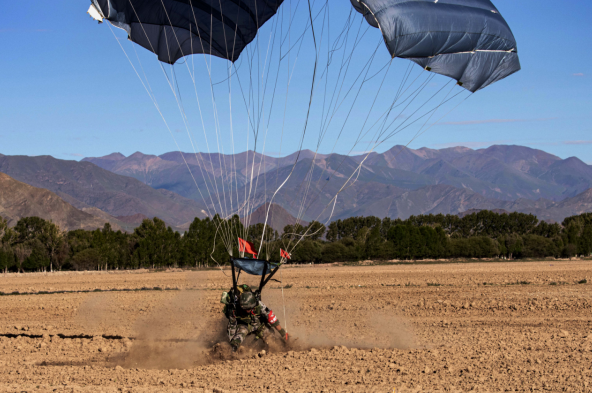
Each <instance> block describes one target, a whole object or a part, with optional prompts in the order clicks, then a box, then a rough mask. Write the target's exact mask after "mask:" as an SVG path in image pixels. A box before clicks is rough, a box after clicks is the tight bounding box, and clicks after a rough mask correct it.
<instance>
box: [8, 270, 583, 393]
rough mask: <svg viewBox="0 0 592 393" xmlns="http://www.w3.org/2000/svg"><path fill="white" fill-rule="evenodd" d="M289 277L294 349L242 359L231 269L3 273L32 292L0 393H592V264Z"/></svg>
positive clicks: (271, 289)
mask: <svg viewBox="0 0 592 393" xmlns="http://www.w3.org/2000/svg"><path fill="white" fill-rule="evenodd" d="M226 274H228V272H226ZM276 278H277V279H278V280H281V281H282V282H283V284H284V285H285V286H286V288H285V289H284V290H283V293H282V290H281V289H280V284H279V283H278V282H274V281H272V282H271V283H270V284H269V286H268V288H267V289H266V291H265V292H264V294H263V301H264V303H266V304H267V306H269V307H270V308H272V309H273V310H274V312H275V314H276V315H277V316H278V317H279V319H280V321H281V323H282V325H286V326H287V329H288V331H290V333H291V343H290V344H289V346H288V347H285V346H284V345H283V344H281V343H280V342H279V341H277V340H270V341H269V345H267V344H265V343H264V342H262V341H261V340H260V341H254V340H253V339H252V338H250V339H249V340H247V342H246V343H245V345H244V346H243V348H242V351H241V352H240V353H238V354H237V355H234V356H233V355H232V354H230V352H229V347H228V345H227V344H226V343H225V321H224V319H223V318H224V317H223V315H222V314H221V312H220V311H221V309H222V305H221V304H220V303H219V299H220V295H221V292H222V291H224V290H227V289H228V287H229V286H230V283H231V278H230V276H228V275H225V274H224V273H223V272H221V271H219V270H217V271H200V272H192V271H171V272H147V271H139V272H109V273H106V272H95V273H53V274H21V275H17V274H9V275H6V276H0V291H2V292H3V293H4V294H9V293H12V292H18V294H10V295H5V296H1V297H0V391H7V392H23V391H25V392H32V391H41V392H54V391H58V392H62V391H66V392H119V391H124V392H161V391H166V392H393V391H396V392H407V391H446V392H449V391H471V390H474V391H503V390H511V391H542V390H546V391H553V392H557V391H574V392H584V391H592V386H591V385H592V285H591V284H590V282H591V280H592V262H587V261H571V262H570V261H554V262H529V263H520V262H515V263H472V264H434V265H382V266H350V267H348V266H314V267H312V266H302V267H288V268H284V269H282V271H281V276H280V274H278V277H276ZM584 280H586V281H584ZM241 281H242V277H241ZM247 282H248V283H251V284H255V286H256V284H257V282H256V280H255V279H254V278H251V281H250V282H249V281H247ZM284 306H285V309H284ZM217 343H221V344H218V345H216V344H217ZM264 351H265V352H264Z"/></svg>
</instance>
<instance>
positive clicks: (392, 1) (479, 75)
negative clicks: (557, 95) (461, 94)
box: [351, 0, 520, 92]
mask: <svg viewBox="0 0 592 393" xmlns="http://www.w3.org/2000/svg"><path fill="white" fill-rule="evenodd" d="M351 3H352V5H353V6H354V8H355V9H356V10H357V11H358V12H360V13H361V14H362V15H364V17H365V18H366V21H368V23H369V24H370V25H372V26H374V27H376V28H379V29H380V30H381V32H382V35H383V37H384V40H385V43H386V46H387V48H388V50H389V52H390V53H391V56H392V57H400V58H405V59H409V60H411V61H414V62H415V63H417V64H419V65H420V66H422V67H423V68H425V69H426V70H428V71H432V72H436V73H438V74H442V75H446V76H449V77H450V78H453V79H455V80H457V81H458V82H459V85H461V86H462V87H464V88H466V89H467V90H470V91H471V92H475V91H477V90H480V89H483V88H484V87H486V86H488V85H490V84H492V83H494V82H497V81H499V80H501V79H503V78H505V77H507V76H509V75H511V74H513V73H515V72H517V71H519V70H520V61H519V60H518V53H517V48H516V40H515V39H514V35H513V34H512V31H511V30H510V27H509V26H508V24H507V23H506V21H505V20H504V18H502V16H501V15H500V13H499V11H498V10H497V8H495V6H494V5H493V4H492V3H491V1H489V0H351Z"/></svg>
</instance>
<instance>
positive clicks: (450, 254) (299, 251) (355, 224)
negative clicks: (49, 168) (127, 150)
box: [0, 210, 592, 272]
mask: <svg viewBox="0 0 592 393" xmlns="http://www.w3.org/2000/svg"><path fill="white" fill-rule="evenodd" d="M231 221H232V222H231V223H228V224H229V226H232V227H233V228H234V230H235V231H236V233H246V234H247V235H246V236H245V237H247V240H249V241H251V242H253V243H254V244H255V247H256V249H259V245H260V240H261V238H262V235H263V232H264V231H265V238H266V239H269V241H267V242H265V244H264V245H263V247H261V255H259V257H260V258H262V259H269V260H278V259H279V253H280V248H283V249H287V250H289V251H290V249H291V248H292V247H293V246H294V245H296V244H297V247H295V248H294V250H293V252H292V258H291V262H296V263H308V262H312V263H326V262H336V261H344V262H346V261H359V260H366V259H372V260H393V259H398V260H417V259H442V258H503V259H520V258H545V257H556V258H559V257H564V258H571V257H574V256H590V255H592V213H585V214H581V215H578V216H572V217H568V218H566V219H565V220H564V221H563V222H562V223H561V224H558V223H553V224H549V223H547V222H545V221H539V220H538V219H537V218H536V217H535V216H534V215H532V214H524V213H510V214H498V213H494V212H491V211H486V210H484V211H480V212H478V213H473V214H468V215H465V216H464V217H459V216H456V215H450V214H447V215H443V214H437V215H432V214H429V215H419V216H411V217H410V218H408V219H406V220H401V219H390V218H384V219H380V218H377V217H351V218H348V219H344V220H337V221H333V222H331V223H330V224H329V225H328V227H325V225H323V224H322V223H319V222H316V221H313V222H312V223H310V224H308V225H306V226H303V225H299V224H296V225H288V226H286V227H285V228H284V229H283V233H282V234H281V235H280V234H279V233H278V232H277V231H275V230H273V229H272V228H270V227H265V228H264V226H263V224H255V225H251V226H250V227H249V228H247V229H248V230H246V231H245V228H244V227H243V224H242V223H241V221H240V219H239V217H238V216H234V217H232V218H231ZM220 224H221V218H220V217H218V216H215V217H213V218H209V217H207V218H204V219H199V218H195V219H194V221H193V222H192V223H191V225H190V227H189V229H188V230H187V231H185V232H184V233H183V234H181V233H179V232H176V231H174V230H172V229H171V228H170V227H168V226H167V225H166V224H165V223H164V221H162V220H160V219H159V218H156V217H155V218H153V219H146V220H144V221H143V222H142V224H141V225H140V226H138V227H137V228H136V229H135V230H134V232H133V233H126V232H122V231H114V230H113V229H112V227H111V225H110V224H108V223H107V224H105V226H104V227H103V228H101V229H96V230H93V231H88V230H82V229H78V230H72V231H62V230H60V228H59V226H58V225H56V224H55V223H53V222H51V221H46V220H43V219H41V218H39V217H25V218H21V219H20V220H19V221H18V222H17V224H16V225H15V226H14V227H12V228H11V227H9V226H8V224H7V221H6V220H5V219H3V218H1V217H0V269H1V271H3V272H8V271H12V272H26V271H47V270H50V271H52V270H102V269H105V270H106V269H138V268H166V267H205V266H213V265H215V264H216V263H218V264H224V263H227V262H228V260H229V257H228V251H227V250H226V248H225V246H224V244H223V242H222V241H221V239H220V232H219V231H218V229H219V226H220ZM215 240H216V241H215ZM238 254H239V253H238V250H237V249H236V248H235V249H234V250H233V255H238Z"/></svg>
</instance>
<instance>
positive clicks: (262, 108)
mask: <svg viewBox="0 0 592 393" xmlns="http://www.w3.org/2000/svg"><path fill="white" fill-rule="evenodd" d="M278 19H279V18H276V19H275V20H274V23H273V24H272V26H274V27H272V29H271V32H270V36H269V40H268V44H267V50H266V54H265V61H264V64H263V71H262V72H261V74H260V73H259V72H258V73H257V75H258V77H259V78H260V83H258V86H259V88H260V89H262V91H263V92H262V97H261V98H260V99H259V102H258V105H260V108H259V109H258V111H259V113H258V114H257V128H258V130H257V133H256V138H257V139H258V137H259V131H260V130H259V128H260V127H261V124H262V120H261V119H265V112H264V111H265V97H266V95H267V85H268V82H269V76H270V72H271V65H270V66H269V67H267V63H268V59H269V60H270V61H271V57H272V56H273V52H274V45H271V43H272V40H271V39H272V36H273V43H275V37H276V36H277V26H278V23H275V22H277V21H278ZM270 47H271V54H270ZM259 63H260V56H259V60H258V66H259ZM278 67H279V64H278ZM266 69H267V74H265V70H266ZM258 70H259V69H258ZM278 72H279V70H278ZM264 78H265V83H263V79H264ZM276 85H277V78H276ZM274 100H275V87H274V94H273V95H272V98H271V103H270V109H269V117H271V112H272V109H273V103H274ZM263 127H264V128H265V132H264V136H263V148H262V150H261V159H260V161H259V168H258V171H257V181H256V183H255V188H254V191H253V194H254V195H256V193H257V188H258V186H259V178H260V175H261V169H262V167H264V166H265V147H266V142H267V134H268V131H269V121H268V122H267V124H265V120H263ZM255 159H256V150H254V151H253V164H252V167H251V173H252V176H251V182H252V179H253V171H254V165H255ZM266 172H267V171H264V173H263V178H264V179H263V182H264V199H263V201H264V202H265V201H266V200H267V175H266ZM249 197H250V195H249ZM250 211H251V208H250V205H249V209H248V210H247V213H248V212H250ZM250 218H251V216H250V214H247V215H246V216H245V222H246V224H245V230H246V232H247V235H248V231H249V227H250ZM265 228H266V225H265V224H264V228H263V233H262V237H261V242H260V245H263V243H265V232H266V231H265ZM260 248H261V247H260ZM260 252H261V249H259V253H260Z"/></svg>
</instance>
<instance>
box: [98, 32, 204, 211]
mask: <svg viewBox="0 0 592 393" xmlns="http://www.w3.org/2000/svg"><path fill="white" fill-rule="evenodd" d="M107 26H109V30H110V31H111V33H112V34H113V38H114V39H115V41H117V43H118V45H119V47H120V48H121V50H122V51H123V54H124V55H125V57H126V58H127V60H128V62H129V63H130V65H131V66H132V68H133V70H134V72H135V73H136V76H137V77H138V79H139V80H140V83H142V86H143V87H144V90H146V93H147V94H148V97H150V99H151V101H152V103H153V104H154V107H155V108H156V110H157V111H158V114H159V115H160V117H161V119H162V121H163V122H164V124H165V127H166V129H167V130H168V132H169V134H170V135H171V137H172V138H173V141H174V142H175V146H176V147H177V150H178V151H179V153H180V154H181V158H183V162H184V163H185V166H186V167H187V169H188V170H189V173H190V174H191V178H192V179H193V182H194V183H195V185H196V186H197V181H196V180H195V177H194V176H193V173H192V172H191V169H190V168H189V164H188V163H187V161H186V160H185V157H184V156H183V153H181V149H180V147H179V144H178V143H177V140H176V138H175V136H174V135H173V132H172V131H171V128H170V126H169V124H168V122H167V121H166V118H165V117H164V115H163V113H162V111H161V109H160V106H159V105H158V102H157V100H156V97H154V96H153V95H152V94H151V93H150V90H149V89H148V88H147V87H146V84H145V83H144V81H143V80H142V77H141V76H140V74H139V73H138V70H137V69H136V67H135V66H134V64H133V62H132V61H131V59H130V58H129V56H128V54H127V52H126V51H125V49H124V48H123V45H121V42H119V40H118V39H117V36H116V35H115V32H114V31H113V29H112V28H111V24H110V23H108V24H107ZM142 68H143V66H142ZM198 190H199V188H198ZM199 192H200V195H201V190H199ZM202 198H203V196H202ZM206 209H208V214H211V213H210V211H209V208H208V207H207V206H206Z"/></svg>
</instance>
